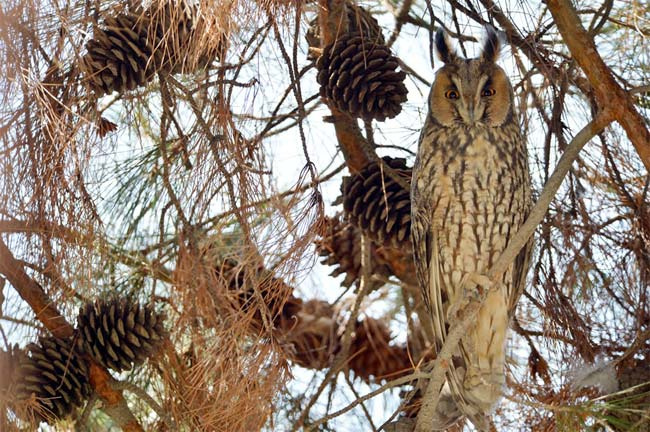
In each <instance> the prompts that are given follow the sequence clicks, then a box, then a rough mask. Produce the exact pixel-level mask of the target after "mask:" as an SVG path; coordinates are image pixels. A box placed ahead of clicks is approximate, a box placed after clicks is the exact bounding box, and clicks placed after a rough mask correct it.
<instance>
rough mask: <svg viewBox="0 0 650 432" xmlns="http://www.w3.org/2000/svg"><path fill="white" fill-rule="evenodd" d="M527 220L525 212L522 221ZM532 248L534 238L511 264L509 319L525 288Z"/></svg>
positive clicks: (508, 294)
mask: <svg viewBox="0 0 650 432" xmlns="http://www.w3.org/2000/svg"><path fill="white" fill-rule="evenodd" d="M527 218H528V212H526V214H525V217H524V218H523V219H522V220H523V221H525V220H526V219H527ZM515 235H516V234H515ZM508 243H510V239H508ZM534 247H535V238H534V237H531V238H530V240H529V241H528V243H526V244H525V245H524V247H523V248H522V249H521V251H519V253H518V254H517V257H516V258H515V261H514V262H513V264H512V285H511V286H510V291H509V292H507V293H506V294H507V299H508V315H509V316H510V318H512V316H513V314H514V313H515V309H516V307H517V302H518V301H519V297H521V294H522V293H523V292H524V289H525V288H526V275H527V274H528V267H529V266H530V261H531V259H532V257H533V250H534Z"/></svg>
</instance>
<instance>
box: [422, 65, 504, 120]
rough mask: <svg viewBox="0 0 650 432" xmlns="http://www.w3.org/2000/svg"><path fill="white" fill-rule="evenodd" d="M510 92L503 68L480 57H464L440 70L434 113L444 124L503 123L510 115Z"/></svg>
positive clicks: (433, 91) (432, 107) (433, 94)
mask: <svg viewBox="0 0 650 432" xmlns="http://www.w3.org/2000/svg"><path fill="white" fill-rule="evenodd" d="M511 92H512V90H511V88H510V85H509V82H508V79H507V77H506V75H505V72H503V70H502V69H501V68H500V67H498V66H496V65H494V64H491V65H485V63H483V62H481V61H479V60H477V59H472V60H461V61H459V62H457V63H455V64H452V65H445V66H444V67H443V68H442V69H440V71H439V72H438V73H437V75H436V79H435V81H434V84H433V88H432V93H431V99H430V103H431V114H432V116H433V118H434V120H436V121H437V122H438V123H439V124H441V125H443V126H452V125H459V124H462V125H464V126H467V127H472V126H477V125H484V126H490V127H496V126H500V125H502V124H503V123H504V122H505V121H506V120H507V118H509V116H510V115H511V109H512V102H511V100H512V99H511V98H512V96H511Z"/></svg>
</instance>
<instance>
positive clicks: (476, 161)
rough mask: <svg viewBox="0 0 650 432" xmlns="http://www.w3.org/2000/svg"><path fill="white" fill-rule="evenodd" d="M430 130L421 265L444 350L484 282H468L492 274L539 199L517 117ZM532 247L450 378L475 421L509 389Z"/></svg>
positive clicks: (417, 217)
mask: <svg viewBox="0 0 650 432" xmlns="http://www.w3.org/2000/svg"><path fill="white" fill-rule="evenodd" d="M428 126H429V127H425V129H424V130H423V132H422V136H421V138H420V148H419V151H418V156H417V160H416V163H415V167H414V168H413V182H412V191H411V195H412V214H413V215H412V220H413V222H412V240H413V246H414V253H415V261H416V263H415V264H416V271H417V274H418V280H419V283H420V286H421V288H422V291H423V296H424V298H425V302H426V303H427V306H428V307H429V310H430V312H431V314H432V318H433V319H432V321H433V322H434V329H433V330H434V334H435V338H436V340H435V341H434V343H435V345H436V349H440V348H441V346H442V344H443V343H444V341H445V339H446V336H447V331H448V330H449V326H450V325H451V324H453V320H454V319H455V317H453V316H448V312H449V311H450V310H452V311H456V310H457V309H458V308H459V307H462V306H463V305H464V304H465V300H466V299H467V297H468V295H469V294H471V292H472V291H473V290H477V289H478V287H477V286H476V285H474V284H471V283H466V284H465V286H464V288H463V289H461V281H462V280H463V279H464V278H466V277H467V276H469V275H471V274H485V273H486V272H487V270H488V269H489V268H490V267H491V266H492V265H493V263H494V261H495V260H496V259H497V258H498V257H499V255H500V253H501V252H502V251H503V250H504V249H505V247H506V246H507V244H508V242H509V241H510V239H511V238H512V236H514V234H515V233H516V232H517V230H518V228H519V227H520V226H521V224H522V223H523V222H524V220H525V218H526V216H527V214H528V211H529V208H530V204H531V191H530V178H529V173H528V164H527V156H526V149H525V146H524V143H523V141H522V139H521V137H520V134H519V131H518V127H517V125H515V124H514V123H511V124H509V125H505V126H503V127H500V128H491V127H476V128H472V129H467V128H465V127H435V126H432V125H431V124H429V125H428ZM528 255H529V250H524V251H522V252H521V253H520V256H519V257H518V258H517V260H516V261H515V263H514V264H513V265H511V266H510V267H509V268H508V269H507V271H506V272H505V273H504V274H503V277H502V278H501V279H500V282H501V283H500V284H499V286H498V289H497V290H495V291H492V292H490V293H489V295H488V297H487V299H486V300H485V302H484V303H483V305H482V306H481V308H480V310H479V313H478V317H477V320H476V323H475V324H474V325H473V326H472V328H471V329H470V331H469V332H468V333H467V334H466V335H465V336H464V337H463V338H462V339H461V342H460V345H459V349H458V351H457V353H456V355H455V357H454V365H453V367H452V368H451V369H450V372H449V374H448V384H449V388H450V389H451V393H452V395H453V396H454V399H455V400H456V402H457V404H458V406H459V408H460V409H461V411H462V412H463V414H465V415H468V416H470V418H472V417H474V416H475V415H477V413H481V412H483V413H485V412H487V411H489V410H490V409H491V408H492V407H493V405H494V403H495V402H496V401H497V400H498V398H499V396H500V394H501V388H502V387H503V385H504V382H505V379H504V364H505V340H506V334H507V329H508V325H509V320H510V316H511V313H512V311H513V309H514V306H515V305H516V302H517V299H518V297H519V294H520V293H521V291H522V290H523V285H524V283H525V273H526V270H527V262H528Z"/></svg>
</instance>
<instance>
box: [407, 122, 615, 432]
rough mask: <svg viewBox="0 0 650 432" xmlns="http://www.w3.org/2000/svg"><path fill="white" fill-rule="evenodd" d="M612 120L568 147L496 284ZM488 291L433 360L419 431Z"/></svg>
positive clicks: (500, 266)
mask: <svg viewBox="0 0 650 432" xmlns="http://www.w3.org/2000/svg"><path fill="white" fill-rule="evenodd" d="M611 120H612V113H611V112H607V113H601V114H599V115H598V116H597V117H596V118H595V119H594V120H593V121H592V122H591V123H589V124H588V125H587V126H585V127H584V128H583V129H582V130H581V131H580V132H579V133H578V134H577V135H576V136H575V137H574V138H573V140H572V141H571V143H570V144H569V145H568V146H567V149H566V151H565V152H564V154H563V155H562V157H561V158H560V160H559V162H558V164H557V166H556V168H555V171H554V172H553V175H551V177H550V178H549V180H548V182H547V183H546V185H544V189H543V191H542V193H541V195H540V197H539V199H538V200H537V203H535V206H534V207H533V209H532V210H531V212H530V215H529V216H528V218H527V219H526V222H525V223H524V224H523V225H522V226H521V228H520V229H519V230H518V231H517V234H516V235H515V236H514V237H513V239H512V241H511V242H510V243H509V244H508V246H507V247H506V249H505V250H504V251H503V252H502V253H501V255H500V256H499V258H498V259H497V261H496V262H495V263H494V265H493V266H492V267H491V268H490V269H489V271H488V272H487V276H488V278H489V279H490V282H491V283H492V284H494V283H495V282H496V280H497V279H498V278H499V277H500V275H501V274H502V273H503V272H504V271H505V270H506V269H507V267H508V266H509V265H510V264H511V263H512V262H513V261H514V259H515V257H516V256H517V254H518V253H519V251H520V250H521V248H522V247H523V246H524V245H525V244H526V243H527V242H528V239H530V237H531V236H532V235H533V232H534V231H535V228H536V227H537V225H539V223H540V222H541V221H542V220H543V219H544V215H545V214H546V212H547V210H548V206H549V205H550V204H551V201H552V200H553V197H555V194H556V193H557V190H558V189H559V188H560V185H561V184H562V181H563V180H564V177H565V176H566V174H567V173H568V172H569V169H570V168H571V165H572V164H573V161H574V160H575V159H576V157H577V156H578V153H580V150H581V149H582V148H583V147H584V145H585V144H587V142H589V140H591V139H592V138H593V137H594V136H595V135H596V134H597V133H598V132H600V131H601V130H602V129H603V128H605V126H607V125H608V124H609V123H610V122H611ZM461 288H462V287H461ZM488 292H489V291H488V290H485V291H484V292H483V294H482V295H481V298H480V299H479V300H478V301H474V302H471V303H470V304H469V305H468V306H467V307H466V308H465V310H463V311H462V315H461V316H462V317H463V319H462V320H461V321H460V322H458V323H457V324H455V325H454V326H453V327H452V328H451V329H450V332H449V334H448V336H447V339H446V340H445V343H444V344H443V346H442V349H441V350H440V352H439V353H438V355H437V357H436V360H435V361H434V363H433V371H432V372H431V378H430V381H429V384H428V387H427V391H426V393H425V395H424V397H423V398H422V408H421V409H420V414H419V415H418V418H417V424H416V428H415V430H416V432H425V431H427V432H428V431H430V430H432V429H433V418H434V413H435V411H436V407H437V405H438V401H439V400H440V389H441V388H442V384H443V383H444V380H445V371H446V370H447V368H448V367H449V364H450V363H449V362H450V360H451V357H452V355H453V353H454V351H455V350H456V347H457V346H458V343H459V341H460V339H461V338H462V336H463V335H464V334H465V333H466V331H467V330H468V329H469V327H470V324H472V323H473V322H474V318H475V316H476V314H477V313H478V310H479V308H480V305H481V303H482V302H483V301H484V300H485V297H486V296H487V294H488Z"/></svg>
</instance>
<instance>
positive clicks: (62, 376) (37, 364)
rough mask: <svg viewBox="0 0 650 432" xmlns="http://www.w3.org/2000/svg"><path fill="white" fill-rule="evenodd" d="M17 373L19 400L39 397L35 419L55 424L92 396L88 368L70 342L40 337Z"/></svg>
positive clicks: (23, 358)
mask: <svg viewBox="0 0 650 432" xmlns="http://www.w3.org/2000/svg"><path fill="white" fill-rule="evenodd" d="M27 352H28V354H27V355H24V356H23V357H22V359H21V363H20V365H19V367H18V372H17V383H16V399H17V400H18V401H26V400H27V399H29V398H30V397H31V395H32V393H33V394H34V395H35V396H36V402H37V403H38V408H36V409H35V410H34V411H33V413H32V414H33V415H34V417H36V418H39V419H43V420H46V421H48V420H53V419H57V418H62V417H65V416H67V415H68V414H70V413H71V412H72V411H73V410H74V409H75V408H76V407H78V406H80V405H81V404H82V403H83V402H84V401H85V400H86V399H87V398H88V396H89V395H90V393H91V387H90V384H89V382H88V365H87V364H86V362H85V360H84V359H83V358H82V357H81V356H80V355H79V352H78V351H77V348H76V347H75V345H74V342H72V340H70V339H59V338H55V337H41V338H39V343H38V344H30V345H28V346H27Z"/></svg>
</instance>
